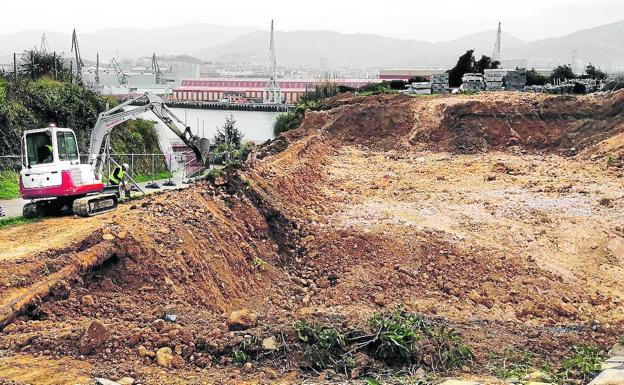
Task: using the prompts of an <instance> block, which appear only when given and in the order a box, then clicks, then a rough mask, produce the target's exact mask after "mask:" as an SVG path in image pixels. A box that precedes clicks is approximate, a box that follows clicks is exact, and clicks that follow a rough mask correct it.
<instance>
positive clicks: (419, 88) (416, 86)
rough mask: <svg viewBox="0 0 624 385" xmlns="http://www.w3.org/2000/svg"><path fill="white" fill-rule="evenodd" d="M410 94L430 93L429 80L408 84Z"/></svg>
mask: <svg viewBox="0 0 624 385" xmlns="http://www.w3.org/2000/svg"><path fill="white" fill-rule="evenodd" d="M408 90H409V92H410V93H411V94H417V95H430V94H431V83H429V82H415V83H412V84H410V85H409V88H408Z"/></svg>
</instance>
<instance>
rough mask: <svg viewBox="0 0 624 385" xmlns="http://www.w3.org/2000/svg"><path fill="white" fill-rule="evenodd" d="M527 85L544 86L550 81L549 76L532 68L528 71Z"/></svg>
mask: <svg viewBox="0 0 624 385" xmlns="http://www.w3.org/2000/svg"><path fill="white" fill-rule="evenodd" d="M526 74H527V86H543V85H546V83H547V82H548V78H547V77H546V76H544V75H542V74H540V73H539V72H537V71H536V70H535V68H532V69H531V70H530V71H527V73H526Z"/></svg>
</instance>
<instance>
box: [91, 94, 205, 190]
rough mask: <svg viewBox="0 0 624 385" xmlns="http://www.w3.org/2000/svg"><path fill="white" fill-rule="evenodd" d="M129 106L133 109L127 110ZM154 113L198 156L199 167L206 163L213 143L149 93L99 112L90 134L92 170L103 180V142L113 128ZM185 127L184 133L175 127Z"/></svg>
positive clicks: (104, 156) (104, 155) (104, 153)
mask: <svg viewBox="0 0 624 385" xmlns="http://www.w3.org/2000/svg"><path fill="white" fill-rule="evenodd" d="M141 100H146V104H143V105H138V106H137V105H133V104H134V103H136V102H139V101H141ZM125 107H130V109H125ZM148 111H151V112H152V113H153V114H154V115H156V117H157V118H158V119H159V120H160V121H162V122H163V123H164V124H165V125H166V126H167V127H168V128H169V129H170V130H171V131H173V132H174V133H175V134H176V135H177V136H178V137H179V138H180V139H181V140H182V141H183V142H184V143H185V144H186V145H187V146H188V147H189V148H190V149H191V150H193V153H194V154H195V157H196V158H197V161H198V162H199V163H200V164H206V162H207V161H208V155H209V152H210V141H209V140H208V139H206V138H199V137H197V136H195V135H193V133H191V129H190V127H188V126H186V125H184V122H182V121H181V120H180V119H179V118H178V117H177V116H175V114H174V113H173V112H172V111H171V110H170V109H169V108H168V107H167V106H166V105H165V102H164V101H163V100H162V99H161V98H160V97H158V96H157V95H155V94H153V93H150V92H146V93H145V94H143V95H141V96H139V97H136V98H134V99H130V100H128V101H126V102H124V103H122V104H120V105H118V106H117V107H114V108H112V109H110V110H107V111H104V112H102V113H100V115H99V116H98V120H97V122H96V123H95V126H94V127H93V130H92V131H91V138H90V142H89V155H90V161H91V164H92V167H93V170H94V171H95V172H96V175H97V176H98V177H99V178H100V179H101V178H102V170H103V167H104V164H105V163H106V151H102V144H103V143H104V140H105V139H106V138H107V137H108V136H109V135H110V133H111V131H112V130H113V128H115V127H116V126H118V125H120V124H121V123H123V122H125V121H127V120H130V119H132V118H135V117H137V116H139V115H141V114H143V113H146V112H148ZM176 122H177V124H181V125H183V126H184V127H185V129H184V130H183V131H182V130H180V128H179V127H178V125H177V124H176Z"/></svg>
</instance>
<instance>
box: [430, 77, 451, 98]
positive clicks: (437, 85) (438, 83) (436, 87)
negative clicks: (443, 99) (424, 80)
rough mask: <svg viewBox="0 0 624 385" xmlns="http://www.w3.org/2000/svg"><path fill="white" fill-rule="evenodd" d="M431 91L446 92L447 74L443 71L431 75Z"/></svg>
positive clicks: (436, 92)
mask: <svg viewBox="0 0 624 385" xmlns="http://www.w3.org/2000/svg"><path fill="white" fill-rule="evenodd" d="M431 91H432V92H433V93H434V94H448V92H449V74H448V73H446V72H443V73H441V74H434V75H431Z"/></svg>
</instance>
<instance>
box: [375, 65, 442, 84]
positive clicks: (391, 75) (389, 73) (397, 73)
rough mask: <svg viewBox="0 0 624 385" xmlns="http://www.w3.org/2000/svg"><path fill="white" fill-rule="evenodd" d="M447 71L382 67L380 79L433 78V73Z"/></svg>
mask: <svg viewBox="0 0 624 385" xmlns="http://www.w3.org/2000/svg"><path fill="white" fill-rule="evenodd" d="M444 72H446V70H444V69H440V68H422V69H382V70H381V71H380V72H379V79H380V80H405V81H407V80H410V79H412V78H415V77H423V78H431V76H432V75H436V74H441V73H444Z"/></svg>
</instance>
